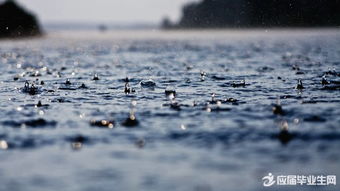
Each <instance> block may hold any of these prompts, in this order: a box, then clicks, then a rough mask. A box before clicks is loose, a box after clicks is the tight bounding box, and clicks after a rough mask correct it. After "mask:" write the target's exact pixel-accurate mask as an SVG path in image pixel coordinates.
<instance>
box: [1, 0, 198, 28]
mask: <svg viewBox="0 0 340 191" xmlns="http://www.w3.org/2000/svg"><path fill="white" fill-rule="evenodd" d="M0 1H1V0H0ZM18 1H19V2H20V3H21V4H23V5H24V6H25V7H26V8H27V9H29V10H31V11H33V12H34V13H35V14H36V15H38V16H39V20H40V21H41V22H43V23H51V22H64V21H67V22H105V23H106V22H108V23H126V22H129V23H136V22H144V23H146V22H148V23H159V22H160V21H161V19H162V18H163V17H164V16H166V15H167V16H169V17H170V18H171V19H172V20H177V19H178V18H179V16H180V14H181V7H182V5H183V4H185V3H186V2H190V1H195V0H18Z"/></svg>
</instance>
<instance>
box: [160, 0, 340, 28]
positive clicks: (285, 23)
mask: <svg viewBox="0 0 340 191" xmlns="http://www.w3.org/2000/svg"><path fill="white" fill-rule="evenodd" d="M326 26H340V0H203V1H201V2H195V3H189V4H187V5H185V6H184V7H183V10H182V18H181V19H180V21H179V22H178V23H171V21H169V20H168V19H164V21H163V27H165V28H222V27H326Z"/></svg>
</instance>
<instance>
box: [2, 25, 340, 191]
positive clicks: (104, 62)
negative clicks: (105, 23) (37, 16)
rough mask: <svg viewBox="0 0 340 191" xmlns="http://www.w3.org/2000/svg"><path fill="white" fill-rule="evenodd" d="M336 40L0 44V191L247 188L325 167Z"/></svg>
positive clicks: (182, 35)
mask: <svg viewBox="0 0 340 191" xmlns="http://www.w3.org/2000/svg"><path fill="white" fill-rule="evenodd" d="M339 44H340V33H339V32H338V31H336V30H320V31H318V30H315V31H307V30H305V31H303V30H301V31H300V30H292V31H289V30H287V31H271V32H268V31H267V32H264V31H261V30H257V31H246V30H245V31H237V30H232V31H201V32H196V31H186V32H184V31H172V32H159V31H152V32H146V31H140V32H139V33H136V32H132V31H124V32H123V31H116V32H109V31H107V32H106V33H104V34H103V33H95V32H71V31H69V32H64V33H63V32H62V33H54V34H53V33H52V34H50V35H48V36H47V37H46V38H43V39H32V40H25V41H1V42H0V50H1V57H0V68H1V70H0V82H1V86H0V106H1V107H0V110H1V113H0V160H1V163H0V183H1V184H0V190H22V189H24V190H54V189H56V188H58V189H63V190H93V189H95V188H96V189H98V188H100V190H112V189H113V188H115V189H117V190H225V189H231V190H260V189H262V180H261V179H262V177H263V176H264V175H266V174H268V173H269V172H271V173H274V174H313V173H314V174H315V173H316V174H337V173H338V172H339V170H340V169H339V165H338V164H339V161H340V152H339V149H338V148H339V146H340V129H339V122H340V118H339V116H340V109H339V108H340V107H339V106H340V105H339V103H340V98H339V89H340V86H339V84H340V79H339V77H340V73H339V70H340V69H339V64H340V54H339V53H340V46H339ZM137 103H138V104H137ZM132 127H133V128H132ZM70 145H71V146H70ZM283 189H286V188H283ZM297 189H299V190H307V189H309V188H308V187H307V188H305V187H298V188H297ZM337 189H338V188H337V187H335V186H333V187H327V190H337Z"/></svg>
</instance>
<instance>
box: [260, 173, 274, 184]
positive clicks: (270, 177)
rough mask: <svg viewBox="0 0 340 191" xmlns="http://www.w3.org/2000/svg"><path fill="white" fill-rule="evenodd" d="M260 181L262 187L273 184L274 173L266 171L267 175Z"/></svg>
mask: <svg viewBox="0 0 340 191" xmlns="http://www.w3.org/2000/svg"><path fill="white" fill-rule="evenodd" d="M262 181H263V186H264V187H269V186H273V185H274V184H275V180H274V175H273V174H272V173H268V176H264V177H263V178H262Z"/></svg>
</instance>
